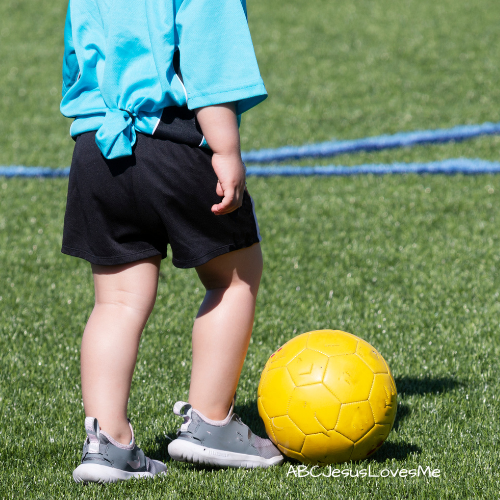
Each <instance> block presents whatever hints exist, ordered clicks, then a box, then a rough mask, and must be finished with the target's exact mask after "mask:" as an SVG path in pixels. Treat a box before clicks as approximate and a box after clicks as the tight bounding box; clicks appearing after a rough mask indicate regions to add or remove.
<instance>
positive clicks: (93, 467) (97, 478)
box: [73, 464, 162, 483]
mask: <svg viewBox="0 0 500 500" xmlns="http://www.w3.org/2000/svg"><path fill="white" fill-rule="evenodd" d="M160 474H162V472H160ZM134 477H135V478H143V477H153V474H152V473H151V472H127V471H124V470H120V469H114V468H113V467H106V466H105V465H99V464H80V465H79V466H78V467H77V468H76V469H75V470H74V471H73V479H74V480H75V481H76V482H77V483H116V482H118V481H127V480H128V479H132V478H134Z"/></svg>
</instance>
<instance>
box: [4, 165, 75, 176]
mask: <svg viewBox="0 0 500 500" xmlns="http://www.w3.org/2000/svg"><path fill="white" fill-rule="evenodd" d="M0 175H1V176H4V177H68V175H69V167H67V168H50V167H23V166H21V165H13V166H11V167H0Z"/></svg>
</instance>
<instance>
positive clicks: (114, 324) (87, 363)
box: [81, 256, 161, 444]
mask: <svg viewBox="0 0 500 500" xmlns="http://www.w3.org/2000/svg"><path fill="white" fill-rule="evenodd" d="M160 261H161V257H160V256H157V257H152V258H149V259H145V260H142V261H138V262H133V263H131V264H124V265H119V266H97V265H93V266H92V272H93V275H94V286H95V306H94V309H93V311H92V314H91V315H90V318H89V321H88V323H87V326H86V328H85V332H84V334H83V340H82V351H81V370H82V394H83V404H84V407H85V415H86V416H88V417H89V416H90V417H95V418H97V419H98V420H99V424H100V427H101V429H102V430H104V431H106V432H107V433H108V434H110V435H111V436H112V437H113V438H114V439H115V440H116V441H118V442H120V443H123V444H128V443H129V442H130V439H131V437H132V436H131V433H130V428H129V425H128V422H127V402H128V398H129V393H130V384H131V382H132V375H133V373H134V367H135V362H136V358H137V349H138V347H139V340H140V337H141V333H142V330H143V328H144V325H145V324H146V321H147V319H148V317H149V315H150V313H151V311H152V309H153V305H154V302H155V298H156V291H157V287H158V272H159V268H160Z"/></svg>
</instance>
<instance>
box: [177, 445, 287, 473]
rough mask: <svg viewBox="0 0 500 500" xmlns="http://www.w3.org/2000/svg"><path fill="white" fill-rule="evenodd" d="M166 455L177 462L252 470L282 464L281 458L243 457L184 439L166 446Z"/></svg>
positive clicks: (240, 454) (242, 454)
mask: <svg viewBox="0 0 500 500" xmlns="http://www.w3.org/2000/svg"><path fill="white" fill-rule="evenodd" d="M168 454H169V455H170V457H171V458H172V459H174V460H177V461H179V462H191V463H195V464H203V465H215V466H218V467H243V468H245V469H254V468H256V467H271V466H273V465H279V464H281V463H282V462H283V460H284V458H283V457H282V456H278V457H273V458H267V459H266V458H263V457H259V456H256V455H245V454H244V453H235V452H232V451H223V450H215V449H213V448H206V447H205V446H202V445H199V444H195V443H190V442H189V441H185V440H184V439H176V440H175V441H172V442H171V443H170V444H169V445H168Z"/></svg>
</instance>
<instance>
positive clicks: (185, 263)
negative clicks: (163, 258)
mask: <svg viewBox="0 0 500 500" xmlns="http://www.w3.org/2000/svg"><path fill="white" fill-rule="evenodd" d="M260 241H261V240H260V238H256V239H255V240H253V241H251V242H249V241H246V242H245V243H241V244H239V245H234V244H231V245H224V246H223V247H219V248H216V249H215V250H212V251H211V252H208V253H206V254H205V255H203V256H202V257H198V258H196V259H189V260H181V259H176V258H175V257H173V258H172V264H173V265H174V266H175V267H177V268H179V269H190V268H192V267H198V266H202V265H203V264H206V263H207V262H208V261H210V260H212V259H215V257H219V256H221V255H224V254H226V253H230V252H234V251H235V250H242V249H243V248H249V247H251V246H252V245H255V243H260Z"/></svg>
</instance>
